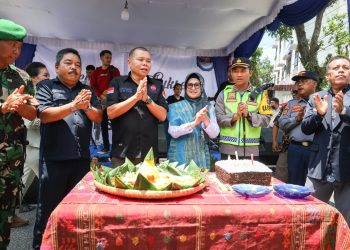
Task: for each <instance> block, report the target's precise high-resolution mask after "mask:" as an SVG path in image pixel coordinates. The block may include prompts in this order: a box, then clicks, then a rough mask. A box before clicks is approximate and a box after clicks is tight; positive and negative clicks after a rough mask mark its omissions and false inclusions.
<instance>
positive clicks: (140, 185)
mask: <svg viewBox="0 0 350 250" xmlns="http://www.w3.org/2000/svg"><path fill="white" fill-rule="evenodd" d="M171 187H172V183H171V182H170V181H169V182H165V183H162V184H161V185H155V183H152V182H151V181H150V180H149V179H147V177H145V176H144V175H143V174H142V173H139V174H138V175H137V179H136V182H135V185H134V189H137V190H154V191H162V190H171Z"/></svg>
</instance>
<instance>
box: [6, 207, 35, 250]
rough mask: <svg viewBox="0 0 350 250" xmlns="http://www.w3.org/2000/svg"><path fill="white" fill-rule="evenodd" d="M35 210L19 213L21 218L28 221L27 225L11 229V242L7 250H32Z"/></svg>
mask: <svg viewBox="0 0 350 250" xmlns="http://www.w3.org/2000/svg"><path fill="white" fill-rule="evenodd" d="M35 213H36V209H34V210H32V211H30V212H27V213H19V215H20V216H21V217H22V218H26V219H28V220H29V225H28V226H24V227H19V228H12V229H11V241H10V245H9V247H8V250H30V249H32V241H33V228H34V223H35Z"/></svg>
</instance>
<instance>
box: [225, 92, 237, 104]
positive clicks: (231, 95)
mask: <svg viewBox="0 0 350 250" xmlns="http://www.w3.org/2000/svg"><path fill="white" fill-rule="evenodd" d="M226 102H237V99H236V92H230V93H228V95H227V98H226Z"/></svg>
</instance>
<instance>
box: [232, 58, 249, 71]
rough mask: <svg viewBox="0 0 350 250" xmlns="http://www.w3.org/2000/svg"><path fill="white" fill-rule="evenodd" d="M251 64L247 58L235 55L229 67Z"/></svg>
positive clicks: (247, 66)
mask: <svg viewBox="0 0 350 250" xmlns="http://www.w3.org/2000/svg"><path fill="white" fill-rule="evenodd" d="M251 66H252V64H251V62H250V60H249V59H248V58H246V57H237V58H235V59H233V61H232V65H231V67H230V69H233V68H236V67H242V68H251Z"/></svg>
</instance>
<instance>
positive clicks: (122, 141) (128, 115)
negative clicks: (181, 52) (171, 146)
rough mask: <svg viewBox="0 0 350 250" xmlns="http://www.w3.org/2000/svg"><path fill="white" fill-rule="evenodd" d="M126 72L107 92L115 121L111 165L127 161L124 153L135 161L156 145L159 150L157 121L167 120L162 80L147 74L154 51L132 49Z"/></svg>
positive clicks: (141, 159)
mask: <svg viewBox="0 0 350 250" xmlns="http://www.w3.org/2000/svg"><path fill="white" fill-rule="evenodd" d="M128 65H129V67H130V70H131V71H130V73H129V74H128V75H127V76H121V77H118V78H114V79H113V80H112V82H111V84H110V88H109V89H108V94H107V107H108V108H107V113H108V117H109V119H110V120H111V122H112V132H113V134H112V151H111V153H110V155H111V157H112V166H113V167H116V166H119V165H121V164H122V163H124V161H125V157H127V158H128V159H129V160H131V161H132V162H133V163H134V164H137V163H139V162H141V161H143V159H144V157H145V156H146V154H147V152H148V151H149V149H150V148H151V147H153V152H154V154H155V157H157V151H158V121H164V120H165V118H166V112H167V108H168V106H167V103H166V100H165V98H164V88H163V85H162V83H161V82H160V81H158V80H155V79H151V78H149V77H148V76H147V75H148V73H149V71H150V70H151V55H150V53H149V51H148V50H147V49H146V48H143V47H137V48H134V49H132V50H131V51H130V53H129V59H128Z"/></svg>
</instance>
